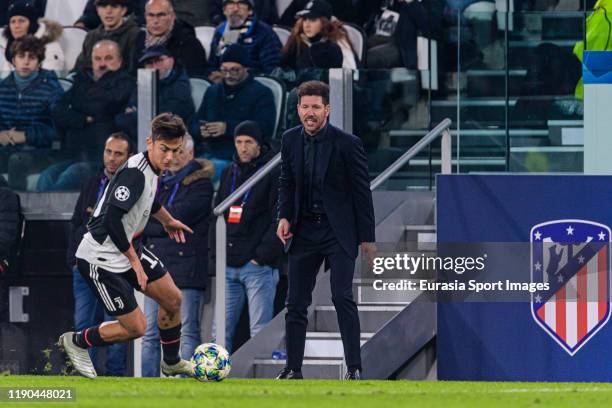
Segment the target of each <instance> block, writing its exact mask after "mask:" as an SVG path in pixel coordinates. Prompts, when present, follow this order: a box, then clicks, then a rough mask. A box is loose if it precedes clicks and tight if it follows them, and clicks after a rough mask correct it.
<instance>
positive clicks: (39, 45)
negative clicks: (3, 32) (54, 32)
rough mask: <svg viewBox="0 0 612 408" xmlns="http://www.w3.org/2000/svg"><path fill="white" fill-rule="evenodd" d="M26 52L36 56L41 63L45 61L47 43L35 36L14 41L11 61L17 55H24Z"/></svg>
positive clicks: (27, 36)
mask: <svg viewBox="0 0 612 408" xmlns="http://www.w3.org/2000/svg"><path fill="white" fill-rule="evenodd" d="M26 52H29V53H30V54H32V55H34V56H35V57H36V58H37V59H38V62H39V63H40V62H43V61H44V60H45V43H44V42H43V41H42V40H41V39H39V38H36V37H34V36H33V35H26V36H25V37H21V38H18V39H17V40H15V41H13V44H12V45H11V59H12V58H15V56H17V55H24V54H25V53H26Z"/></svg>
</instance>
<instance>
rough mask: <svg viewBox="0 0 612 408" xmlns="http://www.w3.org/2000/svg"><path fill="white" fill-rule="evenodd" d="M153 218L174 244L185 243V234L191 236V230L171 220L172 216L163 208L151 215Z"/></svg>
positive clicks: (177, 221) (175, 220) (174, 219)
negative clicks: (187, 233)
mask: <svg viewBox="0 0 612 408" xmlns="http://www.w3.org/2000/svg"><path fill="white" fill-rule="evenodd" d="M153 218H155V219H156V220H157V221H159V222H160V223H161V225H162V226H163V227H164V230H165V231H166V232H167V233H168V235H169V236H170V238H172V239H173V240H175V241H176V242H180V243H183V244H184V243H185V232H189V233H190V234H193V231H192V230H191V228H189V227H188V226H186V225H185V224H183V223H182V222H180V221H179V220H177V219H176V218H173V217H172V215H170V213H169V212H168V211H167V210H166V209H165V208H164V207H160V208H159V211H157V212H156V213H154V214H153Z"/></svg>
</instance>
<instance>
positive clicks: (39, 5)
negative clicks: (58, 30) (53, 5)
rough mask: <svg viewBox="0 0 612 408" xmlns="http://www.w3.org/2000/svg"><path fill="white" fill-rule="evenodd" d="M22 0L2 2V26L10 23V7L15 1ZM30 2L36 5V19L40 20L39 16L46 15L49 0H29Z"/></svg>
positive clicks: (0, 14) (0, 10) (0, 9)
mask: <svg viewBox="0 0 612 408" xmlns="http://www.w3.org/2000/svg"><path fill="white" fill-rule="evenodd" d="M20 1H22V0H5V1H3V2H2V7H0V27H4V26H6V25H8V9H9V8H11V6H12V5H13V3H17V2H20ZM29 3H31V4H33V5H34V12H35V14H34V19H35V20H38V19H39V18H41V17H43V16H44V15H45V7H46V6H47V0H29Z"/></svg>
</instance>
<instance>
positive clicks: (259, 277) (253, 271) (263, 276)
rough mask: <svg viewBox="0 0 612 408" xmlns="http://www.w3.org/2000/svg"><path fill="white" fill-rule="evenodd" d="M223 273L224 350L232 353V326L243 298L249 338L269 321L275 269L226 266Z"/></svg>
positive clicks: (240, 311) (263, 266)
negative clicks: (224, 302)
mask: <svg viewBox="0 0 612 408" xmlns="http://www.w3.org/2000/svg"><path fill="white" fill-rule="evenodd" d="M225 273H226V276H225V282H226V283H225V284H226V287H225V301H226V307H225V348H226V349H227V351H229V352H230V353H232V352H233V350H232V346H233V340H234V334H235V332H236V325H237V324H238V320H240V314H241V313H242V308H243V307H244V301H245V299H246V300H247V301H248V305H249V328H250V332H251V337H253V336H254V335H256V334H257V333H258V332H259V331H260V330H261V329H262V328H263V327H264V326H265V325H266V324H267V323H268V322H269V321H270V320H272V315H273V314H274V296H275V295H276V284H277V283H278V269H274V268H272V267H271V266H267V265H255V264H254V263H252V262H248V263H247V264H246V265H244V266H242V267H240V268H232V267H230V266H228V267H227V269H226V272H225Z"/></svg>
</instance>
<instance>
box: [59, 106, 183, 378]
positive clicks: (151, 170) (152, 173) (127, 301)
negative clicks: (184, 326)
mask: <svg viewBox="0 0 612 408" xmlns="http://www.w3.org/2000/svg"><path fill="white" fill-rule="evenodd" d="M185 133H186V129H185V124H184V123H183V120H182V119H181V118H180V117H178V116H176V115H173V114H170V113H162V114H160V115H158V116H157V117H155V118H154V119H153V122H152V124H151V135H150V136H149V138H148V139H147V151H146V152H144V153H139V154H137V155H135V156H132V157H131V158H130V159H129V160H128V161H127V162H126V163H125V164H124V165H123V166H122V167H121V168H120V169H119V170H117V172H116V173H115V175H114V176H113V178H112V179H111V180H110V182H109V183H108V185H107V187H106V189H105V190H104V193H103V194H102V197H100V199H99V200H98V202H97V203H96V207H95V209H94V212H93V214H92V217H91V219H90V220H89V223H88V224H87V230H88V232H87V233H86V234H85V236H84V237H83V240H82V241H81V244H80V245H79V248H78V249H77V252H76V257H77V266H78V268H79V272H80V273H81V276H83V278H84V279H85V280H86V281H87V283H88V284H89V286H90V287H91V288H92V290H93V291H94V293H95V294H96V297H97V298H98V299H99V300H100V301H101V302H102V304H103V305H104V308H105V310H106V312H107V313H108V314H109V315H111V316H114V317H115V318H116V319H117V320H115V321H110V322H104V323H102V324H100V325H99V326H94V327H89V328H86V329H84V330H82V331H79V332H77V333H74V332H67V333H64V334H62V335H61V336H60V338H59V342H58V346H59V347H60V349H62V350H63V351H64V352H66V354H67V355H68V358H69V359H70V362H71V363H72V365H73V366H74V368H75V369H76V370H77V371H78V372H79V373H80V374H81V375H83V376H85V377H88V378H95V377H96V371H95V369H94V367H93V364H92V362H91V359H90V358H89V353H88V352H87V349H88V348H90V347H102V346H108V345H109V344H113V343H117V342H125V341H129V340H131V339H136V338H138V337H142V336H143V335H144V333H145V328H146V324H147V323H146V318H145V315H144V314H143V312H142V310H141V309H140V308H139V307H138V305H137V303H136V298H135V296H134V289H136V290H140V291H142V292H143V293H144V294H145V295H147V296H149V297H150V298H152V299H153V300H155V301H156V302H157V303H158V304H159V311H158V315H157V325H158V328H159V334H160V339H161V345H162V350H163V361H162V363H161V369H162V372H163V373H164V374H165V375H167V376H173V375H177V374H184V375H189V376H191V375H193V374H192V366H191V363H190V362H188V361H186V360H181V358H180V357H179V349H180V338H181V291H180V290H179V289H178V288H177V287H176V285H175V284H174V282H173V281H172V278H171V277H170V274H169V273H168V272H167V270H166V268H165V267H164V265H163V264H162V263H161V262H160V260H159V259H157V257H156V256H155V255H154V254H153V253H152V252H151V251H150V250H148V249H146V248H144V247H141V248H140V250H139V252H138V253H137V252H136V250H135V249H134V246H133V245H132V244H131V241H132V238H134V236H135V235H137V234H138V233H139V232H141V231H142V230H143V229H144V227H145V225H146V224H147V221H148V220H149V216H150V215H153V217H154V218H155V219H156V220H158V221H159V222H160V223H161V224H162V226H163V227H164V229H165V230H166V232H167V233H168V235H169V236H170V238H172V239H174V240H175V241H177V242H182V243H184V242H185V232H189V233H192V231H191V229H190V228H189V227H187V226H186V225H184V224H183V223H181V222H180V221H178V220H176V219H174V218H173V217H172V216H171V215H170V214H169V213H168V211H166V210H165V209H164V208H163V207H162V206H161V205H160V204H159V203H158V202H157V200H156V198H155V197H156V190H157V177H158V175H159V173H160V172H161V171H164V170H167V169H169V167H170V165H171V164H172V163H173V160H174V159H175V157H176V155H177V152H178V151H179V149H180V148H181V146H182V143H183V138H184V135H185Z"/></svg>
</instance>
